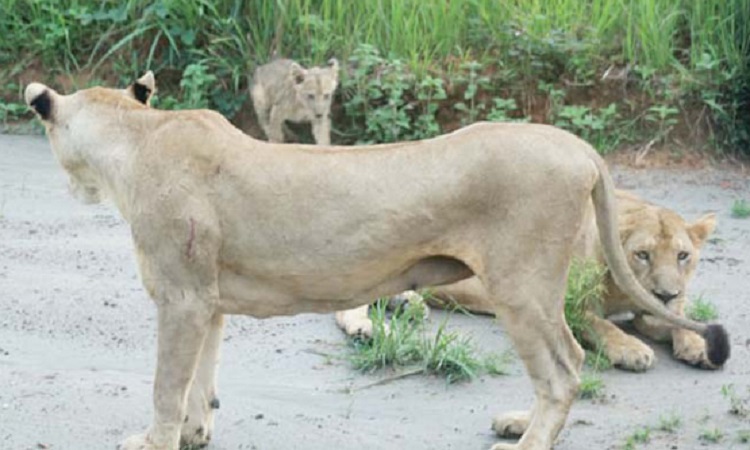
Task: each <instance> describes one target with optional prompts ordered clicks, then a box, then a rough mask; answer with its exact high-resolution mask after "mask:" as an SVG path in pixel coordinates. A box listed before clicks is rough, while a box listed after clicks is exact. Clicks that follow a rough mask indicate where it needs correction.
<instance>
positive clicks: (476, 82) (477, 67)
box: [453, 61, 490, 125]
mask: <svg viewBox="0 0 750 450" xmlns="http://www.w3.org/2000/svg"><path fill="white" fill-rule="evenodd" d="M482 68H483V66H482V64H481V63H479V62H477V61H469V62H467V63H464V64H462V65H461V70H462V71H463V73H461V74H460V75H459V76H458V77H456V82H457V83H461V84H465V85H466V88H465V90H464V94H463V101H461V102H458V103H456V104H455V105H453V107H454V108H455V109H456V110H458V111H460V112H462V113H463V117H462V118H461V123H462V124H463V125H467V124H470V123H474V122H476V121H477V119H478V118H479V114H480V113H481V112H482V111H483V110H484V108H485V105H484V103H482V102H481V101H480V100H479V98H478V94H479V89H480V88H486V87H487V86H488V85H489V82H490V79H489V77H487V76H485V75H482V74H481V70H482Z"/></svg>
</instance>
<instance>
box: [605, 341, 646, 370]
mask: <svg viewBox="0 0 750 450" xmlns="http://www.w3.org/2000/svg"><path fill="white" fill-rule="evenodd" d="M606 345H607V357H608V358H609V360H610V361H611V362H612V364H613V365H615V366H618V367H620V368H621V369H625V370H632V371H634V372H643V371H645V370H648V369H650V368H651V367H653V366H654V363H655V362H656V355H654V351H653V350H652V349H651V347H649V346H648V345H646V344H644V343H643V342H641V341H639V340H638V339H636V338H633V337H630V336H628V337H627V339H623V340H622V341H620V342H614V343H612V342H608V343H607V344H606Z"/></svg>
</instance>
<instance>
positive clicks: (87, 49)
mask: <svg viewBox="0 0 750 450" xmlns="http://www.w3.org/2000/svg"><path fill="white" fill-rule="evenodd" d="M748 6H750V3H749V2H748V0H701V1H699V2H698V1H692V0H691V1H688V0H682V1H679V0H589V1H580V0H557V1H548V0H525V1H523V2H518V1H508V0H506V1H498V0H451V1H449V2H447V1H446V2H442V1H430V2H425V1H423V0H372V1H366V2H352V1H347V0H268V1H262V2H246V1H242V0H219V1H208V0H195V1H191V2H177V1H171V0H157V1H151V2H144V1H136V0H127V1H124V2H113V1H104V2H99V1H93V0H61V1H51V0H48V1H41V0H36V1H34V0H0V10H1V11H2V16H1V17H0V32H2V35H3V40H2V41H0V49H2V50H3V53H4V55H3V56H4V57H5V61H3V62H5V63H7V62H9V61H18V59H16V57H17V56H19V55H28V56H41V57H42V58H43V60H44V61H45V62H47V63H54V62H57V63H62V64H63V66H65V67H69V68H71V69H76V68H80V67H81V66H83V65H91V64H101V63H102V62H103V60H107V59H109V58H111V57H113V56H115V55H116V56H117V57H118V58H125V59H128V58H130V57H131V56H132V52H136V54H137V55H138V56H139V57H141V58H142V60H141V61H140V62H141V63H145V62H147V61H148V59H149V57H151V62H154V60H155V58H156V57H158V58H159V60H160V61H159V62H161V63H166V62H171V63H178V62H179V60H180V59H181V58H182V59H189V58H190V56H191V55H192V54H198V55H200V56H203V57H205V56H207V55H214V56H222V53H223V52H226V53H224V54H223V56H224V57H230V56H231V57H235V56H240V57H242V58H241V60H240V61H237V62H236V63H235V64H240V65H241V64H243V63H247V62H264V61H266V60H267V59H268V58H269V57H270V56H271V55H272V54H274V53H277V54H280V55H288V56H294V57H298V58H302V59H316V60H320V59H322V58H324V57H326V56H328V55H330V54H334V53H335V54H343V55H344V56H346V55H348V54H349V53H350V52H351V51H352V50H353V49H354V48H355V47H356V46H357V45H358V44H360V43H368V44H371V45H373V46H375V47H376V48H378V49H379V50H380V51H381V52H382V53H384V54H392V55H394V56H396V57H400V58H404V59H407V60H410V61H415V62H416V61H420V60H422V61H430V62H437V61H440V60H441V59H443V58H445V57H446V56H448V55H451V54H455V53H462V52H474V53H480V54H481V53H484V52H485V51H486V50H487V48H488V47H495V46H503V45H504V44H507V43H508V41H510V40H512V39H513V38H514V36H517V34H518V33H527V34H530V35H532V36H535V37H539V38H543V37H546V36H549V35H550V33H552V32H555V31H559V32H562V33H564V34H569V35H572V36H578V37H579V38H584V37H585V38H591V39H595V40H596V41H597V42H600V43H601V44H602V51H607V52H610V51H612V50H613V49H616V50H615V53H614V54H612V55H611V56H614V57H620V58H624V59H626V60H628V61H633V62H637V63H638V64H644V65H647V66H649V67H653V68H656V69H666V68H669V67H670V66H672V65H674V64H681V63H685V64H686V65H687V66H688V67H692V66H694V65H695V64H696V63H697V62H698V61H700V60H701V58H702V55H703V54H704V53H710V54H712V55H714V56H715V58H716V59H717V60H720V61H724V62H725V63H726V64H727V65H728V66H730V67H739V66H741V65H743V64H746V61H747V58H746V57H747V54H748V53H747V52H748V46H749V45H750V22H749V21H748V19H749V18H750V7H748ZM509 31H511V32H509ZM514 32H515V33H514ZM683 51H687V53H688V54H687V55H683V54H681V52H683ZM617 53H619V55H618V54H617Z"/></svg>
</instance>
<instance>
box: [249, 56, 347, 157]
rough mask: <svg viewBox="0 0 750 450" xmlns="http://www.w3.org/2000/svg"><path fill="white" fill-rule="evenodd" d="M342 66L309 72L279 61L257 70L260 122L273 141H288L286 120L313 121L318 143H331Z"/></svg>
mask: <svg viewBox="0 0 750 450" xmlns="http://www.w3.org/2000/svg"><path fill="white" fill-rule="evenodd" d="M338 81H339V63H338V61H337V60H336V59H335V58H332V59H330V60H328V65H327V66H325V67H311V68H309V69H305V68H303V67H302V66H300V65H299V64H297V63H296V62H294V61H292V60H290V59H277V60H276V61H272V62H270V63H268V64H265V65H263V66H260V67H258V68H257V69H256V71H255V76H254V79H253V87H252V89H251V93H252V97H253V106H254V107H255V114H256V115H257V116H258V122H260V126H261V127H262V128H263V131H264V132H265V133H266V136H267V137H268V140H269V141H271V142H284V121H287V120H288V121H291V122H309V123H310V124H311V125H312V133H313V137H314V138H315V143H316V144H318V145H330V144H331V101H332V100H333V93H334V91H335V90H336V87H337V86H338Z"/></svg>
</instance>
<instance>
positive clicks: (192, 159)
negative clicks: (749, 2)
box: [25, 83, 729, 450]
mask: <svg viewBox="0 0 750 450" xmlns="http://www.w3.org/2000/svg"><path fill="white" fill-rule="evenodd" d="M25 96H26V102H27V103H28V104H29V105H30V106H31V107H32V108H33V109H34V110H35V111H36V113H37V114H38V116H39V117H40V118H41V119H42V121H43V122H44V124H45V127H46V129H47V134H48V136H49V139H50V143H51V145H52V149H53V152H54V153H55V155H56V157H57V159H58V160H59V161H60V163H61V164H62V166H63V167H64V168H65V170H66V171H67V172H68V174H69V175H70V177H71V180H72V181H73V182H74V183H77V184H78V185H79V186H81V187H82V188H83V189H84V190H86V191H87V192H92V193H98V192H99V191H102V192H103V193H104V194H106V195H108V196H109V197H111V198H112V199H113V200H114V202H115V203H116V205H117V207H118V209H119V210H120V212H121V213H122V215H123V216H124V217H125V219H126V220H127V221H128V222H129V223H130V226H131V229H132V235H133V241H134V244H135V249H136V253H137V257H138V262H139V266H140V271H141V277H142V279H143V283H144V285H145V287H146V289H147V291H148V292H149V294H150V295H151V297H152V298H153V299H154V301H155V303H156V305H157V309H158V362H157V369H156V379H155V386H154V409H155V415H154V422H153V424H152V426H151V427H150V428H149V429H148V431H147V432H146V433H145V434H141V435H136V436H132V437H130V438H128V439H127V440H126V441H125V442H123V444H122V446H121V448H122V449H123V450H176V449H177V448H178V446H179V444H180V440H181V438H182V440H183V442H185V443H187V444H204V443H205V442H206V441H207V440H208V439H209V437H210V433H211V431H212V417H213V416H212V414H211V407H212V406H213V405H215V401H214V398H213V392H214V381H215V368H216V361H217V354H218V347H219V344H220V343H221V327H222V317H223V314H250V315H254V316H256V317H267V316H271V315H278V314H296V313H300V312H331V311H335V310H341V309H346V308H352V307H355V306H358V305H361V304H362V303H363V302H365V301H366V300H362V299H372V298H376V297H378V296H381V295H387V294H395V293H398V292H401V291H404V290H406V289H410V288H414V287H420V286H432V285H440V284H445V283H452V282H456V281H458V280H461V279H465V278H468V277H470V276H472V275H476V276H477V278H478V279H479V280H480V281H481V283H482V284H483V286H484V289H485V290H486V292H487V295H488V296H489V297H490V298H491V299H492V302H493V304H494V306H495V310H496V312H497V313H498V314H499V316H500V317H501V318H502V320H503V322H504V324H505V326H506V329H507V332H508V334H509V335H510V337H511V338H512V340H513V342H514V343H515V346H516V350H517V352H518V354H519V356H520V357H521V358H522V359H523V362H524V364H525V365H526V368H527V370H528V372H529V375H530V376H531V378H532V381H533V383H534V390H535V393H536V400H535V403H534V406H533V408H532V412H531V420H530V423H529V426H528V429H527V431H526V432H525V433H524V435H523V436H522V437H521V440H520V441H519V442H518V444H514V445H510V444H497V445H495V446H494V447H493V448H494V449H496V450H497V449H524V450H548V449H550V448H551V447H552V445H553V442H554V440H555V438H556V436H557V434H558V433H559V431H560V429H561V427H562V426H563V424H564V422H565V419H566V417H567V414H568V411H569V409H570V406H571V403H572V402H573V400H574V398H575V396H576V392H577V390H578V382H579V379H578V374H579V371H580V368H581V363H582V361H583V352H582V350H581V348H580V347H579V346H578V344H577V343H576V342H575V340H574V339H573V336H572V335H571V333H570V330H569V329H568V327H567V325H566V324H565V320H564V318H563V310H562V296H563V291H564V289H565V278H566V275H567V268H568V264H569V262H570V258H571V253H572V250H573V244H572V242H573V240H574V238H575V237H576V235H577V234H578V233H579V232H580V228H581V226H582V223H583V221H584V215H585V211H586V209H587V205H588V202H589V201H590V199H593V201H594V205H595V210H596V214H597V219H598V220H597V223H598V226H599V232H600V236H601V240H602V243H603V246H602V248H603V251H604V253H605V255H606V257H607V260H608V263H609V267H610V269H611V271H612V273H613V275H614V278H615V280H616V281H617V283H618V285H619V286H620V287H621V288H622V289H623V291H625V292H627V293H628V294H629V295H630V296H631V297H632V298H634V299H635V300H634V301H636V302H637V303H639V304H640V305H641V306H642V307H643V308H644V309H645V310H648V311H650V312H652V313H653V314H654V315H655V316H657V317H659V318H662V319H664V320H665V321H667V322H669V323H671V324H673V325H676V326H677V325H678V326H681V327H685V328H688V329H691V330H694V331H697V332H699V333H702V334H703V335H704V336H705V337H706V339H707V341H708V349H709V350H708V352H709V356H710V357H711V358H712V359H720V358H723V357H724V356H725V354H726V353H727V352H728V351H729V349H728V342H727V336H726V334H725V333H724V330H723V329H722V328H721V327H720V326H718V325H711V326H707V325H701V324H697V323H695V322H692V321H689V320H687V319H685V318H682V317H679V316H677V315H675V314H674V313H672V312H670V311H668V310H667V309H666V308H664V306H663V305H661V304H660V303H659V302H658V301H657V300H655V299H654V297H652V296H650V295H649V294H648V293H647V292H645V291H644V290H643V288H642V287H641V286H639V285H638V283H637V282H636V281H635V279H634V277H633V273H632V272H631V271H630V269H629V267H628V265H627V262H626V260H625V257H624V255H623V252H622V248H621V246H620V244H619V237H618V233H617V228H616V218H615V215H614V208H615V204H614V202H615V200H614V196H613V188H612V180H611V178H610V177H609V174H608V173H607V170H606V167H605V166H604V164H603V162H602V160H601V158H600V157H599V156H598V155H597V154H596V152H594V151H593V149H592V148H591V147H590V146H588V144H586V143H585V142H583V141H581V140H580V139H578V138H577V137H575V136H573V135H572V134H570V133H567V132H565V131H562V130H559V129H556V128H553V127H549V126H542V125H527V124H486V123H485V124H477V125H473V126H470V127H467V128H465V129H463V130H460V131H457V132H454V133H451V134H449V135H446V136H442V137H438V138H435V139H430V140H425V141H419V142H411V143H399V144H391V145H377V146H369V147H367V146H366V147H360V148H356V149H343V148H342V149H341V150H340V151H339V150H336V149H335V148H333V149H331V150H329V151H325V152H321V151H316V150H315V149H314V148H311V147H309V146H304V145H281V144H270V143H266V142H262V141H257V140H254V139H252V138H249V137H248V136H246V135H244V134H243V133H242V132H240V131H239V130H237V129H236V128H234V127H233V126H232V125H231V124H229V122H228V121H226V119H224V118H223V117H222V116H221V115H219V114H217V113H215V112H211V111H159V110H153V109H149V108H148V107H146V106H144V105H143V104H141V103H139V102H138V101H137V100H134V99H133V98H130V97H129V96H125V95H122V91H117V90H114V89H104V88H92V89H86V90H81V91H78V92H76V93H74V94H71V95H60V94H58V93H56V92H55V91H54V90H52V89H50V88H48V87H47V86H44V85H41V84H38V83H32V84H31V85H29V86H28V87H27V88H26V92H25ZM414 167H419V171H418V173H419V176H417V177H415V176H414ZM187 405H190V406H189V408H190V410H189V411H186V408H187V407H188V406H187ZM186 416H187V417H188V418H189V422H188V423H187V424H186V423H185V418H186Z"/></svg>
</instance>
